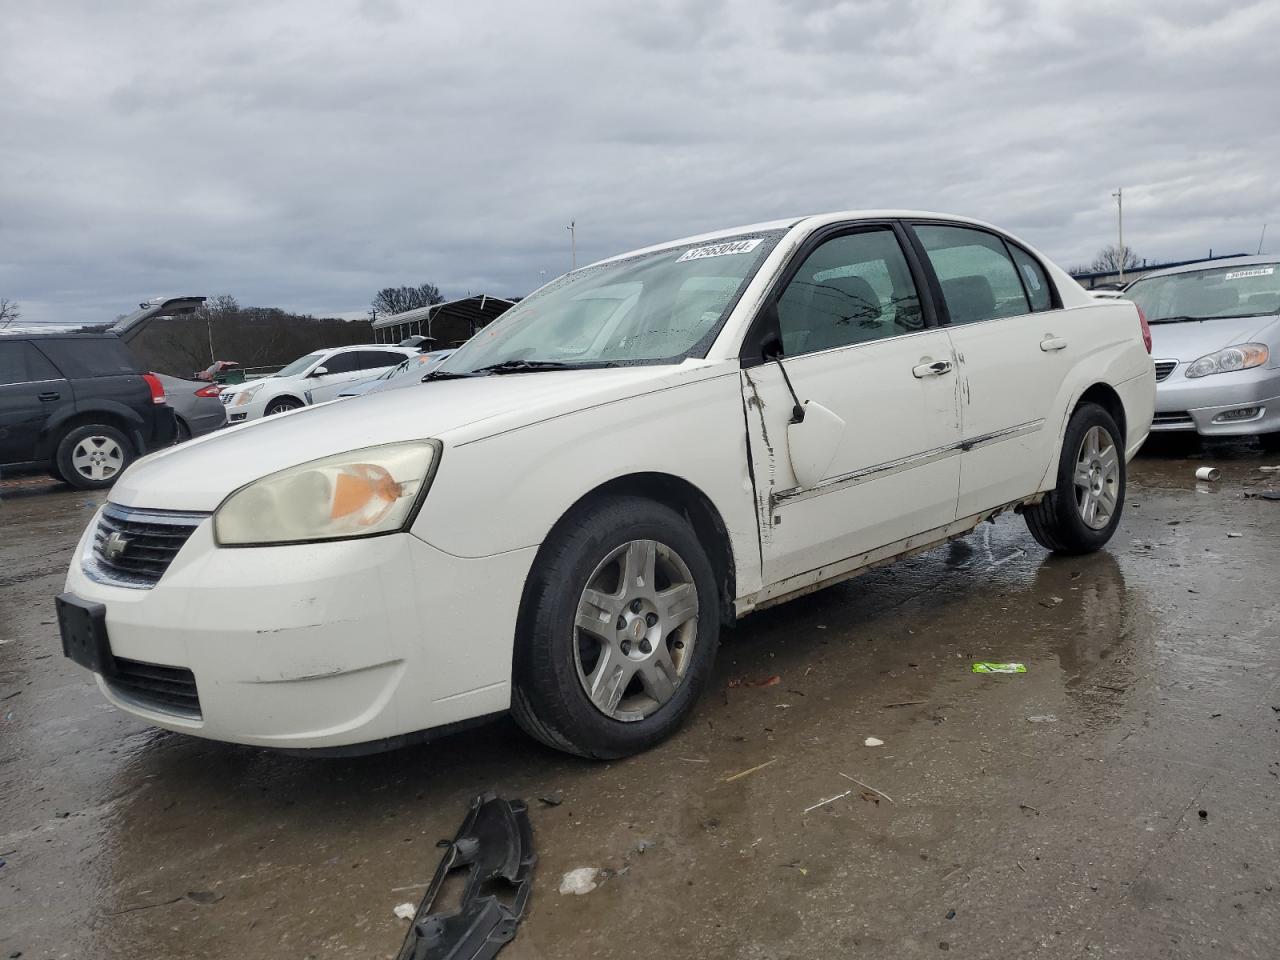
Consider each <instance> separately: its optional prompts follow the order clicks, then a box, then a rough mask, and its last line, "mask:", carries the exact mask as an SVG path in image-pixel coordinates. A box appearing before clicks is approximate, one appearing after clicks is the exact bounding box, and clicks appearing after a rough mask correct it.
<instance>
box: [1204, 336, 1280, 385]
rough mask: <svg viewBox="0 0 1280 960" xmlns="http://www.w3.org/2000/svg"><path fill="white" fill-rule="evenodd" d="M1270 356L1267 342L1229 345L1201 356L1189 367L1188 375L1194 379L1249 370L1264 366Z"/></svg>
mask: <svg viewBox="0 0 1280 960" xmlns="http://www.w3.org/2000/svg"><path fill="white" fill-rule="evenodd" d="M1268 356H1269V352H1268V350H1267V345H1266V344H1265V343H1242V344H1240V346H1238V347H1227V348H1226V349H1225V350H1219V351H1218V352H1217V353H1210V354H1207V355H1205V356H1203V357H1201V358H1200V359H1199V360H1197V361H1196V362H1195V363H1193V364H1191V366H1189V367H1187V373H1186V376H1187V377H1188V378H1189V379H1192V380H1194V379H1195V378H1196V377H1207V376H1209V375H1210V374H1212V373H1231V372H1232V371H1233V370H1248V369H1249V368H1250V367H1260V366H1262V365H1263V364H1264V363H1266V362H1267V357H1268Z"/></svg>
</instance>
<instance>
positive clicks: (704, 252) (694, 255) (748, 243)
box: [676, 237, 764, 263]
mask: <svg viewBox="0 0 1280 960" xmlns="http://www.w3.org/2000/svg"><path fill="white" fill-rule="evenodd" d="M762 243H764V238H763V237H754V238H752V239H751V240H730V241H729V242H727V243H713V244H711V245H710V246H708V247H694V248H693V249H692V250H686V251H685V252H684V253H682V254H681V255H680V257H679V258H678V259H677V260H676V263H684V262H685V261H686V260H703V259H706V258H707V257H726V256H728V255H729V254H731V253H750V252H751V251H752V250H754V249H755V248H756V247H758V246H760V244H762Z"/></svg>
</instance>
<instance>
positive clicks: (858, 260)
mask: <svg viewBox="0 0 1280 960" xmlns="http://www.w3.org/2000/svg"><path fill="white" fill-rule="evenodd" d="M778 326H779V332H780V333H781V335H782V349H783V352H784V353H785V354H786V355H787V356H789V357H793V356H796V355H798V354H803V353H814V352H816V351H819V350H831V349H833V348H835V347H847V346H850V345H852V344H855V343H866V342H867V341H870V340H882V339H884V338H885V337H894V336H898V335H900V334H904V333H914V332H915V331H917V330H920V329H922V328H923V327H924V319H923V317H922V315H921V313H920V298H919V296H918V294H917V293H916V287H915V284H914V283H913V282H912V279H911V271H910V270H909V269H908V267H907V260H906V257H905V256H904V255H903V252H902V247H901V246H900V245H899V243H898V238H897V237H896V236H895V235H894V232H893V230H891V229H889V228H888V227H885V228H883V229H875V230H863V231H860V232H858V233H851V234H846V235H845V236H840V237H835V238H833V239H831V240H827V241H826V242H825V243H823V244H822V245H821V246H819V247H817V248H816V249H815V250H814V251H813V252H812V253H810V254H809V255H808V256H807V257H805V260H804V262H803V263H802V264H801V265H800V269H799V270H798V271H797V272H796V274H795V276H794V277H792V278H791V280H790V281H788V283H787V286H786V288H785V289H784V290H783V291H782V295H781V296H780V297H779V298H778Z"/></svg>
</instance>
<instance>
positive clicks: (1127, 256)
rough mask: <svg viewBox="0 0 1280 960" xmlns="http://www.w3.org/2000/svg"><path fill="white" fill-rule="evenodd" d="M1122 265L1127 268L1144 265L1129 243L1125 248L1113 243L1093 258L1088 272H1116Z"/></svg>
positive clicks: (1133, 268)
mask: <svg viewBox="0 0 1280 960" xmlns="http://www.w3.org/2000/svg"><path fill="white" fill-rule="evenodd" d="M1122 265H1123V266H1124V268H1125V269H1126V270H1136V269H1137V268H1138V267H1140V266H1142V261H1141V260H1140V259H1139V258H1138V255H1137V254H1136V253H1134V252H1133V247H1131V246H1129V245H1128V244H1125V245H1124V247H1123V248H1121V247H1117V246H1115V245H1114V244H1112V245H1110V246H1106V247H1103V248H1102V249H1101V250H1099V251H1098V255H1097V256H1096V257H1094V258H1093V263H1091V264H1090V265H1089V270H1088V272H1089V273H1115V272H1117V271H1118V270H1119V269H1120V267H1121V266H1122Z"/></svg>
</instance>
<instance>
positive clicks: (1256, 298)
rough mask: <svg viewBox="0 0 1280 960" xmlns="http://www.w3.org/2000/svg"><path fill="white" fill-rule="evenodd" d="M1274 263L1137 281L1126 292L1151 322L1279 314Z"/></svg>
mask: <svg viewBox="0 0 1280 960" xmlns="http://www.w3.org/2000/svg"><path fill="white" fill-rule="evenodd" d="M1276 267H1277V264H1274V263H1250V264H1245V265H1237V266H1234V267H1215V268H1213V269H1211V270H1195V271H1192V272H1190V273H1171V274H1168V275H1167V276H1163V277H1151V278H1150V279H1146V280H1135V281H1134V282H1133V284H1132V285H1130V286H1129V287H1128V288H1127V289H1126V290H1125V292H1124V296H1125V297H1126V298H1127V299H1129V300H1132V301H1133V302H1134V303H1136V304H1137V305H1138V306H1139V307H1141V308H1142V312H1143V313H1145V314H1146V316H1147V320H1148V321H1150V322H1151V323H1159V322H1160V321H1162V320H1163V321H1166V322H1168V321H1173V320H1212V319H1214V318H1215V317H1257V316H1265V315H1266V314H1270V313H1276V312H1278V311H1280V271H1277V269H1276Z"/></svg>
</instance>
